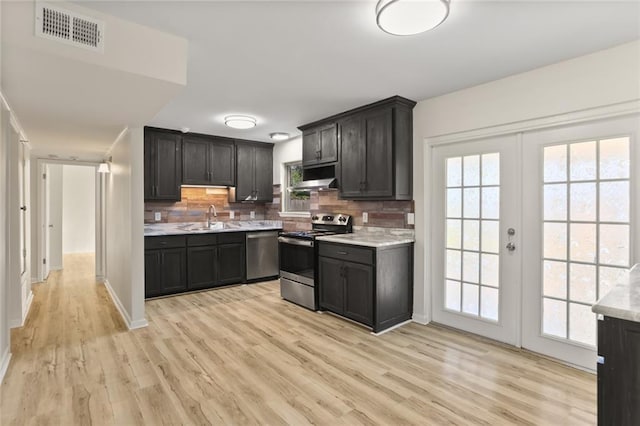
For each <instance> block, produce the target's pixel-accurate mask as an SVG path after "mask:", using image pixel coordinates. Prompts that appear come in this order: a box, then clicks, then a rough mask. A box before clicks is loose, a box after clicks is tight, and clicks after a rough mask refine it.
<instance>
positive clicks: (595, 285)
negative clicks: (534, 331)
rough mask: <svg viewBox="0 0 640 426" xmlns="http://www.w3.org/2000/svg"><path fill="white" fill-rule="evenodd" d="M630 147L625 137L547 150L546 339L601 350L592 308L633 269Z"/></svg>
mask: <svg viewBox="0 0 640 426" xmlns="http://www.w3.org/2000/svg"><path fill="white" fill-rule="evenodd" d="M629 145H630V143H629V138H628V137H621V138H611V139H603V140H597V141H589V142H577V143H568V144H564V145H554V146H548V147H545V148H544V155H543V158H544V160H543V162H544V164H543V167H542V168H543V172H544V173H543V174H544V181H543V182H542V192H543V200H544V201H543V218H544V220H543V224H542V234H543V235H542V238H543V253H542V265H541V266H542V269H543V273H542V277H543V283H542V284H543V285H542V287H543V291H542V299H543V303H542V318H543V320H542V332H543V333H544V334H547V335H551V336H554V337H557V338H564V339H568V340H570V341H573V342H576V343H580V344H586V345H591V346H595V344H596V317H595V314H593V313H592V312H591V305H592V304H593V303H594V302H595V301H596V300H598V298H600V297H602V296H603V295H605V294H606V293H607V292H608V291H609V290H610V289H611V288H613V286H614V285H615V284H616V283H618V282H620V281H621V280H622V279H624V275H625V273H626V271H625V268H628V267H629V266H630V265H629V262H630V242H629V235H631V232H632V230H631V226H630V223H629V219H630V217H631V215H630V206H631V198H630V197H631V193H630V181H629V176H630V170H629V169H630V154H629ZM567 153H568V156H567ZM567 157H568V158H567ZM567 170H568V173H567ZM567 175H568V176H567ZM547 182H555V183H553V184H549V183H547ZM567 188H569V190H568V198H567ZM567 252H568V253H569V256H568V259H567V254H566V253H567Z"/></svg>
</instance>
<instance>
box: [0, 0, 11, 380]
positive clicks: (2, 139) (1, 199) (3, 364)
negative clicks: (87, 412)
mask: <svg viewBox="0 0 640 426" xmlns="http://www.w3.org/2000/svg"><path fill="white" fill-rule="evenodd" d="M1 10H2V7H0V12H1ZM1 15H2V14H1V13H0V23H1V22H2V19H1ZM0 27H1V25H0ZM1 34H2V31H0V39H1V38H2V36H1ZM1 41H2V40H0V70H2V63H1V58H2V43H1ZM1 74H2V73H1V72H0V81H2V79H1V77H2V76H1ZM0 89H1V87H0ZM8 125H9V112H8V111H7V110H6V109H5V106H4V104H3V103H2V102H0V383H2V378H3V377H4V373H5V371H6V368H7V367H8V364H9V356H10V355H9V316H8V306H7V251H6V249H7V248H6V241H7V234H6V229H7V140H6V136H5V135H6V129H7V126H8Z"/></svg>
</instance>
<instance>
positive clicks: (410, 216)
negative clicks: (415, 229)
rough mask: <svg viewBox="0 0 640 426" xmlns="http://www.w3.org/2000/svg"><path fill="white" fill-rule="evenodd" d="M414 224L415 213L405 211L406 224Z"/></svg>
mask: <svg viewBox="0 0 640 426" xmlns="http://www.w3.org/2000/svg"><path fill="white" fill-rule="evenodd" d="M415 224H416V214H415V213H407V225H415Z"/></svg>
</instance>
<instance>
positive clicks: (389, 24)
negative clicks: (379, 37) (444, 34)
mask: <svg viewBox="0 0 640 426" xmlns="http://www.w3.org/2000/svg"><path fill="white" fill-rule="evenodd" d="M449 2H450V0H380V1H378V4H377V6H376V23H377V24H378V26H379V27H380V29H381V30H382V31H384V32H386V33H389V34H392V35H400V36H404V35H414V34H419V33H422V32H425V31H429V30H431V29H433V28H435V27H437V26H438V25H440V24H441V23H442V22H444V20H445V19H447V16H448V15H449Z"/></svg>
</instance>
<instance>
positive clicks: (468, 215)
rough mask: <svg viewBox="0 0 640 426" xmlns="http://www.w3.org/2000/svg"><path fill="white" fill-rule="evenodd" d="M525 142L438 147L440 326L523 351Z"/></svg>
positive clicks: (435, 301)
mask: <svg viewBox="0 0 640 426" xmlns="http://www.w3.org/2000/svg"><path fill="white" fill-rule="evenodd" d="M518 146H519V145H518V141H517V137H516V136H515V135H514V136H505V137H499V138H492V139H489V140H481V141H474V142H467V143H460V144H455V145H446V146H440V147H435V148H434V149H433V156H432V160H433V164H432V167H433V194H434V197H433V200H432V201H433V202H432V209H433V210H432V218H433V221H432V236H433V238H432V244H433V246H432V253H433V264H432V283H433V285H432V289H433V298H432V305H433V306H432V308H433V319H434V321H435V322H438V323H441V324H445V325H448V326H451V327H455V328H458V329H462V330H466V331H469V332H472V333H475V334H479V335H482V336H486V337H489V338H492V339H495V340H499V341H502V342H506V343H509V344H513V345H518V343H519V342H518V340H519V335H518V330H519V323H520V318H519V309H518V306H519V303H518V302H519V292H520V287H521V283H520V247H519V240H520V235H519V233H520V229H519V228H520V226H519V214H518V213H519V205H518V202H519V201H518V200H519V192H518V189H519V188H518V181H519V174H518V157H517V153H518Z"/></svg>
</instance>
